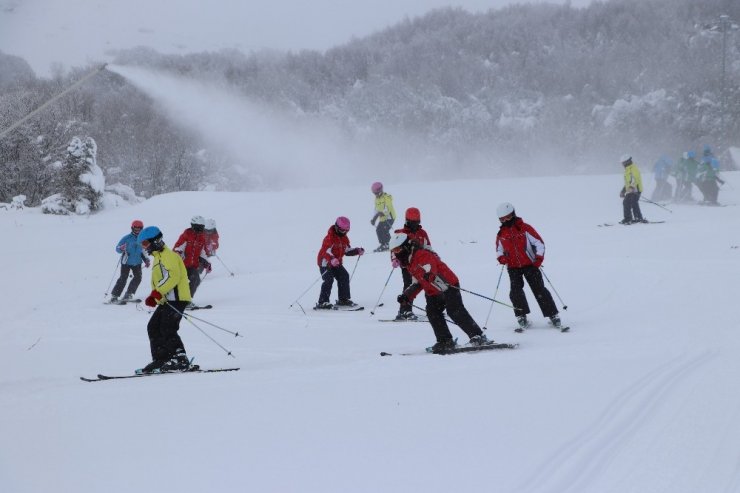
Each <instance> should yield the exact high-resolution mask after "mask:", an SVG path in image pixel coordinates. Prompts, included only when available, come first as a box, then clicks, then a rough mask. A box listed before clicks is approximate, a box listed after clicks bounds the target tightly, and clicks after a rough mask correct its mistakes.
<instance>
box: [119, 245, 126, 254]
mask: <svg viewBox="0 0 740 493" xmlns="http://www.w3.org/2000/svg"><path fill="white" fill-rule="evenodd" d="M118 251H119V252H121V253H126V244H125V243H121V244H120V245H118Z"/></svg>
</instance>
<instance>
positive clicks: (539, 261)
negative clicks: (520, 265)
mask: <svg viewBox="0 0 740 493" xmlns="http://www.w3.org/2000/svg"><path fill="white" fill-rule="evenodd" d="M544 261H545V257H543V256H542V255H537V256H536V257H535V258H534V262H532V265H533V266H534V268H535V269H539V268H540V267H541V266H542V262H544Z"/></svg>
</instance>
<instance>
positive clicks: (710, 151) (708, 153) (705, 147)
mask: <svg viewBox="0 0 740 493" xmlns="http://www.w3.org/2000/svg"><path fill="white" fill-rule="evenodd" d="M711 153H712V148H711V147H709V144H704V155H705V156H708V155H710V154H711Z"/></svg>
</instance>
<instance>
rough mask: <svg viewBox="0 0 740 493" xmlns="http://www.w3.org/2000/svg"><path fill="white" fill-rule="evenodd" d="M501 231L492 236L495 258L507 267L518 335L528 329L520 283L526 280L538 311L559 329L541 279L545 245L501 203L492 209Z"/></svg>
mask: <svg viewBox="0 0 740 493" xmlns="http://www.w3.org/2000/svg"><path fill="white" fill-rule="evenodd" d="M496 213H497V215H498V218H499V221H500V222H501V227H500V228H499V230H498V234H496V255H497V256H498V262H499V263H500V264H502V265H505V266H506V267H507V270H508V272H509V280H510V285H511V290H510V292H509V299H511V303H512V305H514V315H515V316H516V320H517V323H518V324H519V328H518V329H516V330H517V332H521V331H523V330H524V329H526V328H527V327H529V321H528V320H527V314H528V313H529V304H528V303H527V297H526V295H525V294H524V280H525V279H526V280H527V284H529V287H530V289H532V293H533V294H534V297H535V299H536V300H537V303H538V304H539V305H540V310H542V314H543V315H544V316H545V317H548V318H549V319H550V321H551V322H552V324H553V325H554V326H555V327H560V326H561V323H560V317H559V316H558V308H557V306H555V301H554V300H553V299H552V295H551V294H550V291H548V290H547V288H546V287H545V282H544V280H543V279H542V272H540V266H541V265H542V262H543V261H544V260H545V242H544V241H542V237H541V236H540V235H539V233H537V231H535V229H534V228H533V227H532V226H530V225H529V224H527V223H525V222H524V221H523V220H522V219H521V218H520V217H517V215H516V211H515V210H514V206H513V205H512V204H510V203H509V202H504V203H502V204H500V205H499V206H498V208H497V209H496Z"/></svg>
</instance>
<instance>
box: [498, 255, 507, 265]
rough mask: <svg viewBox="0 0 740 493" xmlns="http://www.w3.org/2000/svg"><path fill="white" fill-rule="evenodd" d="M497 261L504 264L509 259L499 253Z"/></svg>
mask: <svg viewBox="0 0 740 493" xmlns="http://www.w3.org/2000/svg"><path fill="white" fill-rule="evenodd" d="M498 263H499V264H501V265H506V264H508V263H509V260H508V259H507V258H506V256H505V255H500V256H499V257H498Z"/></svg>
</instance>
